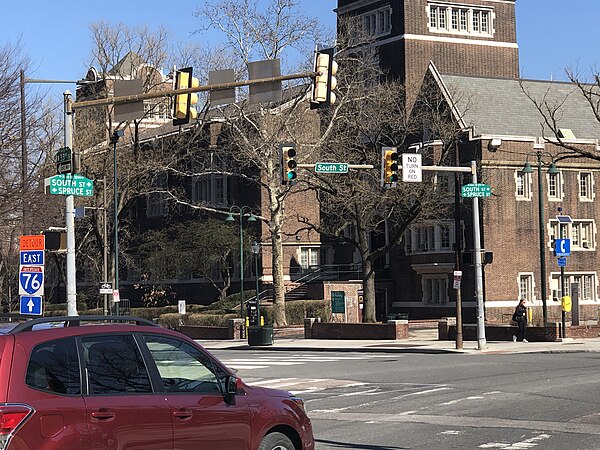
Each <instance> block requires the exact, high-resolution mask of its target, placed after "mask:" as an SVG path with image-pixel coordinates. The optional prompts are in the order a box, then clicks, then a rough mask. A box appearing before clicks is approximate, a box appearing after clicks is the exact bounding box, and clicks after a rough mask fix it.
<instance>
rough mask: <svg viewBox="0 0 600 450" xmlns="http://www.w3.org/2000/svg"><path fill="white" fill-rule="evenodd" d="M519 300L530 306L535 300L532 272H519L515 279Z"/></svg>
mask: <svg viewBox="0 0 600 450" xmlns="http://www.w3.org/2000/svg"><path fill="white" fill-rule="evenodd" d="M517 289H518V292H519V299H521V298H524V299H525V300H526V301H527V302H528V303H530V304H531V302H533V300H534V299H535V278H534V276H533V272H519V277H518V279H517Z"/></svg>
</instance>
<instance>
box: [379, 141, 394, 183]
mask: <svg viewBox="0 0 600 450" xmlns="http://www.w3.org/2000/svg"><path fill="white" fill-rule="evenodd" d="M397 182H398V149H397V148H396V147H383V148H382V149H381V185H382V186H388V187H389V185H392V187H393V186H395V184H396V183H397Z"/></svg>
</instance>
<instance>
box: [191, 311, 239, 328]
mask: <svg viewBox="0 0 600 450" xmlns="http://www.w3.org/2000/svg"><path fill="white" fill-rule="evenodd" d="M235 318H237V316H236V315H235V314H190V315H189V318H188V323H187V324H188V325H194V326H199V327H227V326H229V319H235Z"/></svg>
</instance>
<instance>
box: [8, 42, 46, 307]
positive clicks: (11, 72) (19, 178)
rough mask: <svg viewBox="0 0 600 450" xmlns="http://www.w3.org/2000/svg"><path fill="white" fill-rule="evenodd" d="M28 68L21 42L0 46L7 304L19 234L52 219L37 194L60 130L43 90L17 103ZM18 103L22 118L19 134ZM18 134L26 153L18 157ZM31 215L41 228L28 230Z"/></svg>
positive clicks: (14, 293)
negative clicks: (45, 165)
mask: <svg viewBox="0 0 600 450" xmlns="http://www.w3.org/2000/svg"><path fill="white" fill-rule="evenodd" d="M30 65H31V64H30V61H29V59H28V58H27V57H26V56H25V55H24V54H23V52H22V49H21V46H20V43H19V42H15V43H10V42H9V43H6V44H4V45H2V46H0V164H1V165H2V173H1V174H0V223H1V224H2V226H1V229H2V233H0V292H2V297H3V300H4V301H6V302H7V304H9V303H10V301H11V299H12V298H15V297H16V296H17V295H18V291H17V286H18V280H17V271H18V250H19V242H18V237H19V235H21V234H22V233H23V232H27V233H28V232H36V233H37V232H39V231H41V229H42V228H43V227H44V226H45V225H46V224H47V223H48V222H47V221H50V220H52V219H51V216H52V215H51V214H48V213H47V209H48V207H47V203H46V199H45V198H44V196H43V194H42V195H40V190H41V189H43V178H42V177H43V171H42V169H43V167H44V164H45V163H46V159H47V156H48V154H47V150H48V149H52V148H56V147H55V144H56V141H57V137H58V134H57V132H58V127H57V123H56V116H55V115H54V112H55V110H54V109H53V105H51V104H49V103H45V102H44V101H43V94H44V93H43V92H42V91H40V90H38V89H36V88H35V87H34V86H32V87H31V88H30V89H27V90H26V91H25V92H26V95H25V98H23V99H21V95H20V81H21V79H20V72H21V71H23V73H24V74H27V73H28V72H29V70H30ZM21 100H23V101H24V105H25V113H26V116H25V117H24V118H25V128H24V129H23V130H22V129H21V122H20V120H21V115H20V114H19V112H20V111H21ZM40 105H41V107H40ZM21 132H23V135H24V138H25V144H26V148H27V149H28V150H27V152H26V153H24V152H22V149H23V144H24V143H23V141H22V137H21ZM23 169H24V170H23ZM40 211H44V214H40V213H39V212H40ZM28 212H29V214H28ZM33 214H36V216H35V217H36V218H39V220H36V226H39V227H40V229H33V227H32V226H31V219H32V215H33Z"/></svg>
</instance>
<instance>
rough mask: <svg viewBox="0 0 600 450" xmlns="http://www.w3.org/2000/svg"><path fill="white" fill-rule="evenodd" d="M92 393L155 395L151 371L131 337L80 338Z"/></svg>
mask: <svg viewBox="0 0 600 450" xmlns="http://www.w3.org/2000/svg"><path fill="white" fill-rule="evenodd" d="M81 343H82V344H83V349H84V360H85V367H86V371H87V383H88V393H89V394H123V393H142V392H152V386H151V384H150V378H149V376H148V371H147V370H146V366H145V365H144V362H143V359H142V355H141V353H140V350H139V348H138V346H137V343H136V342H135V339H134V338H133V336H131V335H108V336H90V337H84V338H82V339H81Z"/></svg>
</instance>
